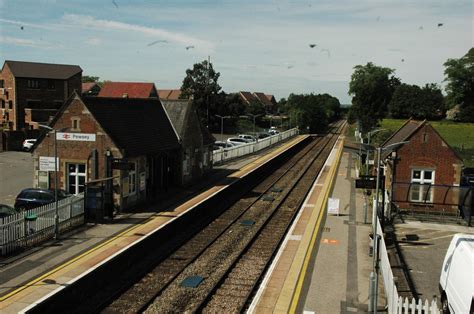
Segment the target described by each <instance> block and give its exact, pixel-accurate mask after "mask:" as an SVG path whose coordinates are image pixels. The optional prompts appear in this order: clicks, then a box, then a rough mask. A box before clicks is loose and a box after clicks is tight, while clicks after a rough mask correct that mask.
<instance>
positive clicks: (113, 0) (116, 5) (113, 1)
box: [112, 0, 118, 9]
mask: <svg viewBox="0 0 474 314" xmlns="http://www.w3.org/2000/svg"><path fill="white" fill-rule="evenodd" d="M112 3H113V4H114V5H115V7H116V8H117V9H118V4H117V2H115V0H112Z"/></svg>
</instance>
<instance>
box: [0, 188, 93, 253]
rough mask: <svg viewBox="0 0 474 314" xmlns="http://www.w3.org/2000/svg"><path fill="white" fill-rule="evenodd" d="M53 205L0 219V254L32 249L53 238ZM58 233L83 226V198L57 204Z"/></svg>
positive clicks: (64, 200)
mask: <svg viewBox="0 0 474 314" xmlns="http://www.w3.org/2000/svg"><path fill="white" fill-rule="evenodd" d="M55 213H56V204H55V203H51V204H48V205H44V206H41V207H37V208H33V209H30V210H26V211H24V212H21V213H18V214H15V215H11V216H7V217H5V218H0V254H1V255H5V254H8V253H11V252H13V251H15V250H18V249H21V248H24V247H27V246H32V245H35V244H38V243H40V242H43V241H45V240H48V239H50V238H52V237H53V236H54V228H55V218H54V217H55ZM58 216H59V225H58V229H59V233H61V232H62V231H64V230H67V229H70V228H72V227H74V226H77V225H80V224H83V223H84V195H83V194H79V195H74V196H71V197H68V198H65V199H62V200H60V201H58Z"/></svg>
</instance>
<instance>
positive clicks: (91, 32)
mask: <svg viewBox="0 0 474 314" xmlns="http://www.w3.org/2000/svg"><path fill="white" fill-rule="evenodd" d="M473 18H474V13H473V2H472V1H470V0H468V1H465V0H430V1H424V0H399V1H374V0H358V1H353V0H308V1H284V0H268V1H260V0H253V1H252V0H166V1H165V0H155V1H151V0H148V1H146V0H111V1H108V0H104V1H102V0H91V1H89V0H84V1H72V0H64V1H61V0H34V1H22V0H0V62H2V64H3V61H4V60H20V61H34V62H46V63H62V64H77V65H80V66H81V68H82V69H83V75H92V76H99V77H100V79H101V80H112V81H139V82H154V83H155V84H156V86H157V88H158V89H168V88H180V87H181V84H182V81H183V78H184V76H185V74H186V69H188V68H191V67H192V65H193V64H194V63H198V62H201V61H203V60H207V58H208V57H209V58H210V60H211V62H212V64H213V67H214V69H215V70H216V71H218V72H220V78H219V80H218V82H219V84H220V85H221V86H222V88H223V90H224V91H225V92H227V93H231V92H236V91H252V92H264V93H266V94H274V95H275V97H276V98H277V99H280V98H282V97H285V98H286V97H288V95H289V94H290V93H317V94H319V93H329V94H331V95H333V96H335V97H337V98H338V99H339V101H340V102H341V103H343V104H346V103H347V104H348V103H350V101H351V97H350V95H348V89H349V81H350V78H351V74H352V73H353V71H354V66H356V65H364V64H366V63H367V62H373V63H375V64H376V65H379V66H384V67H389V68H392V69H394V70H395V75H396V76H397V77H399V78H400V79H401V80H402V82H404V83H407V84H417V85H424V84H426V83H436V84H439V85H440V86H444V84H445V83H444V82H443V80H444V66H443V63H444V62H445V61H446V60H447V59H448V58H460V57H462V56H463V55H465V54H466V53H467V51H468V50H469V48H471V47H473V46H474V26H473V23H474V22H473ZM441 24H442V25H441ZM310 45H314V47H313V48H312V47H311V46H310Z"/></svg>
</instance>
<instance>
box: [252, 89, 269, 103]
mask: <svg viewBox="0 0 474 314" xmlns="http://www.w3.org/2000/svg"><path fill="white" fill-rule="evenodd" d="M253 94H254V95H255V97H256V98H257V99H258V100H259V101H260V102H261V103H262V104H263V105H265V106H273V103H272V102H271V101H270V99H268V97H267V95H265V94H264V93H259V92H255V93H253Z"/></svg>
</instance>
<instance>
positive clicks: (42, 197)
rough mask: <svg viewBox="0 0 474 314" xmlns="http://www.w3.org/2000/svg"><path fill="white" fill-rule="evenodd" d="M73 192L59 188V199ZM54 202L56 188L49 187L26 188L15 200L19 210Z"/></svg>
mask: <svg viewBox="0 0 474 314" xmlns="http://www.w3.org/2000/svg"><path fill="white" fill-rule="evenodd" d="M70 195H71V194H69V193H67V192H66V191H64V190H58V200H62V199H64V198H66V197H68V196H70ZM53 202H54V190H53V189H51V190H47V189H34V188H29V189H24V190H22V191H21V192H20V194H18V196H17V197H16V200H15V208H16V209H17V210H24V209H31V208H35V207H39V206H43V205H46V204H50V203H53Z"/></svg>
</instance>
